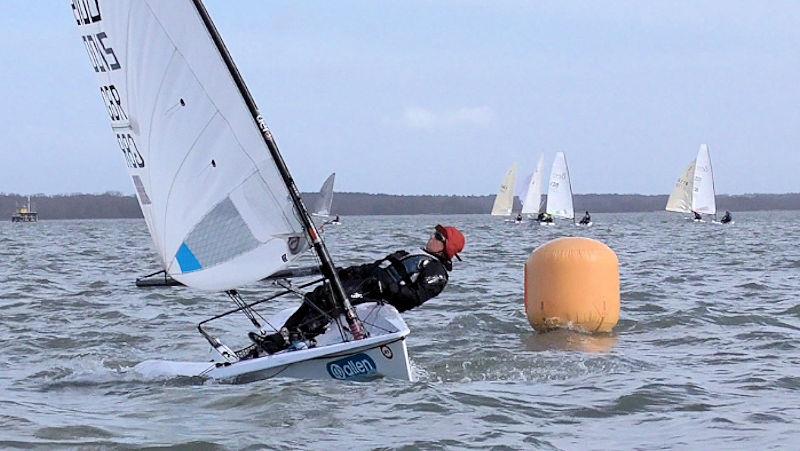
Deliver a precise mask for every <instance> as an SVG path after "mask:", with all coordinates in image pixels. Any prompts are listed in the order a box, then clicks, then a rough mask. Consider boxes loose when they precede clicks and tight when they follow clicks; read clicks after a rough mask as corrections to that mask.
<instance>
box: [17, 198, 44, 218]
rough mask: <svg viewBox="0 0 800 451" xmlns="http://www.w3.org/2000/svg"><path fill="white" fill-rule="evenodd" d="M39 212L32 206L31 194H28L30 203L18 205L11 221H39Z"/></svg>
mask: <svg viewBox="0 0 800 451" xmlns="http://www.w3.org/2000/svg"><path fill="white" fill-rule="evenodd" d="M38 221H39V213H36V212H35V211H33V209H32V208H31V196H28V204H27V205H23V206H21V207H17V211H16V213H14V215H13V216H11V222H38Z"/></svg>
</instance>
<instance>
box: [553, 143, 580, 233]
mask: <svg viewBox="0 0 800 451" xmlns="http://www.w3.org/2000/svg"><path fill="white" fill-rule="evenodd" d="M547 213H548V214H550V215H552V216H553V217H556V218H571V219H574V218H575V211H574V210H573V208H572V186H571V184H570V181H569V168H567V158H566V157H565V156H564V152H556V158H555V159H554V160H553V167H552V169H551V170H550V185H549V186H548V188H547Z"/></svg>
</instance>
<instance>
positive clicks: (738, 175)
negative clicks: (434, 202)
mask: <svg viewBox="0 0 800 451" xmlns="http://www.w3.org/2000/svg"><path fill="white" fill-rule="evenodd" d="M206 4H207V7H208V8H209V10H210V12H211V15H212V17H213V18H214V20H215V22H216V24H217V26H218V27H219V29H220V31H221V33H222V36H223V39H224V40H225V42H226V44H227V46H228V48H229V49H230V51H231V53H232V55H233V57H234V60H235V61H236V63H237V65H238V66H239V69H240V70H241V72H242V73H243V75H244V77H245V79H246V81H247V83H248V85H249V87H250V89H251V91H252V92H253V94H254V96H255V98H256V101H257V103H258V105H259V106H260V107H261V110H262V112H263V113H264V116H265V118H266V120H267V123H268V124H269V125H270V128H271V129H272V131H273V133H274V134H275V136H276V137H277V140H278V143H279V145H280V148H281V151H282V153H283V154H284V157H285V159H286V160H287V162H288V164H289V168H290V170H291V171H292V173H293V175H294V176H295V178H296V180H297V182H298V184H299V185H300V187H301V189H303V190H309V191H311V190H317V189H319V186H320V185H321V184H322V182H323V181H324V179H325V177H327V175H328V174H329V173H330V172H332V171H335V172H336V173H337V177H336V190H337V191H365V192H382V193H394V194H493V193H495V192H496V190H497V187H498V186H499V184H500V180H501V178H502V176H503V174H504V173H505V171H506V169H507V168H508V166H510V165H511V163H513V162H517V163H518V164H519V165H520V168H521V171H522V172H527V171H530V170H531V169H532V168H533V165H534V164H535V163H536V161H537V159H538V156H539V154H540V153H545V155H546V160H545V161H546V163H545V164H546V167H548V170H547V172H549V165H550V164H551V162H552V158H553V154H554V153H555V152H556V151H563V152H565V153H566V155H567V161H568V163H569V168H570V173H571V176H572V186H573V189H574V191H575V192H576V193H645V194H658V193H668V192H669V191H670V190H671V189H672V185H673V182H674V180H675V179H676V178H677V177H678V176H679V175H680V174H681V173H682V172H683V170H684V168H685V167H686V165H687V164H688V163H689V162H690V161H691V160H692V159H693V158H694V156H695V154H696V152H697V149H698V147H699V145H700V144H701V143H708V144H709V145H710V149H711V158H712V162H713V166H714V172H715V179H716V186H717V192H718V193H731V194H738V193H751V192H770V193H774V192H798V191H800V181H799V180H800V178H799V177H798V176H797V172H798V169H800V152H798V142H800V126H799V125H800V2H796V1H785V2H784V1H769V2H756V1H747V2H736V1H729V0H726V1H707V2H702V1H685V2H666V1H660V2H642V1H629V2H625V1H615V2H596V1H591V2H564V1H560V0H559V1H552V2H547V1H505V0H495V1H491V2H486V1H480V2H479V1H469V0H462V1H448V0H436V1H413V0H404V1H402V2H389V1H366V0H363V1H357V2H356V1H335V2H327V1H316V2H300V1H280V2H277V1H269V2H267V1H235V2H233V1H223V0H207V1H206ZM76 28H77V27H76V26H75V23H74V21H73V18H72V13H71V10H70V7H69V1H68V0H36V1H31V0H3V1H2V2H0V30H2V31H1V32H0V33H2V35H3V37H4V39H2V40H0V94H1V95H0V99H2V103H1V104H0V105H2V109H0V139H2V141H0V156H1V157H2V158H1V159H0V192H17V193H71V192H91V193H97V192H104V191H109V190H111V191H121V192H124V193H133V187H132V185H131V183H130V178H129V177H128V176H127V172H126V170H125V165H124V162H123V159H122V156H121V153H120V152H119V149H118V147H117V144H116V142H115V140H114V138H113V134H112V132H111V128H110V126H109V123H108V117H107V114H106V112H105V110H104V107H103V104H102V101H101V98H100V96H99V95H98V93H97V84H96V81H95V78H94V73H93V71H92V70H91V68H90V66H89V61H88V57H87V55H86V52H85V50H84V48H83V45H82V44H81V42H80V38H79V36H78V32H77V29H76ZM521 178H522V177H521Z"/></svg>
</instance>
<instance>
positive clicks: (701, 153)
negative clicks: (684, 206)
mask: <svg viewBox="0 0 800 451" xmlns="http://www.w3.org/2000/svg"><path fill="white" fill-rule="evenodd" d="M692 210H694V211H696V212H698V213H705V214H709V215H713V214H716V213H717V202H716V196H715V193H714V171H713V170H712V169H711V155H709V153H708V145H706V144H701V145H700V150H698V151H697V159H696V160H695V166H694V187H693V194H692Z"/></svg>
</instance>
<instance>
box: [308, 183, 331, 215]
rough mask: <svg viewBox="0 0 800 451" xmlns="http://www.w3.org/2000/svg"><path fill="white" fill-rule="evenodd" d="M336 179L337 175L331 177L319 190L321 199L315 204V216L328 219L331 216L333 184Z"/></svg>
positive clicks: (318, 198) (313, 210)
mask: <svg viewBox="0 0 800 451" xmlns="http://www.w3.org/2000/svg"><path fill="white" fill-rule="evenodd" d="M335 179H336V173H335V172H334V173H333V174H331V175H329V176H328V178H327V179H325V183H323V184H322V188H320V190H319V197H317V201H316V202H315V203H314V208H313V209H312V210H311V211H312V212H313V213H311V214H312V215H314V216H322V217H326V218H327V217H328V216H330V215H331V205H333V182H334V180H335Z"/></svg>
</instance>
